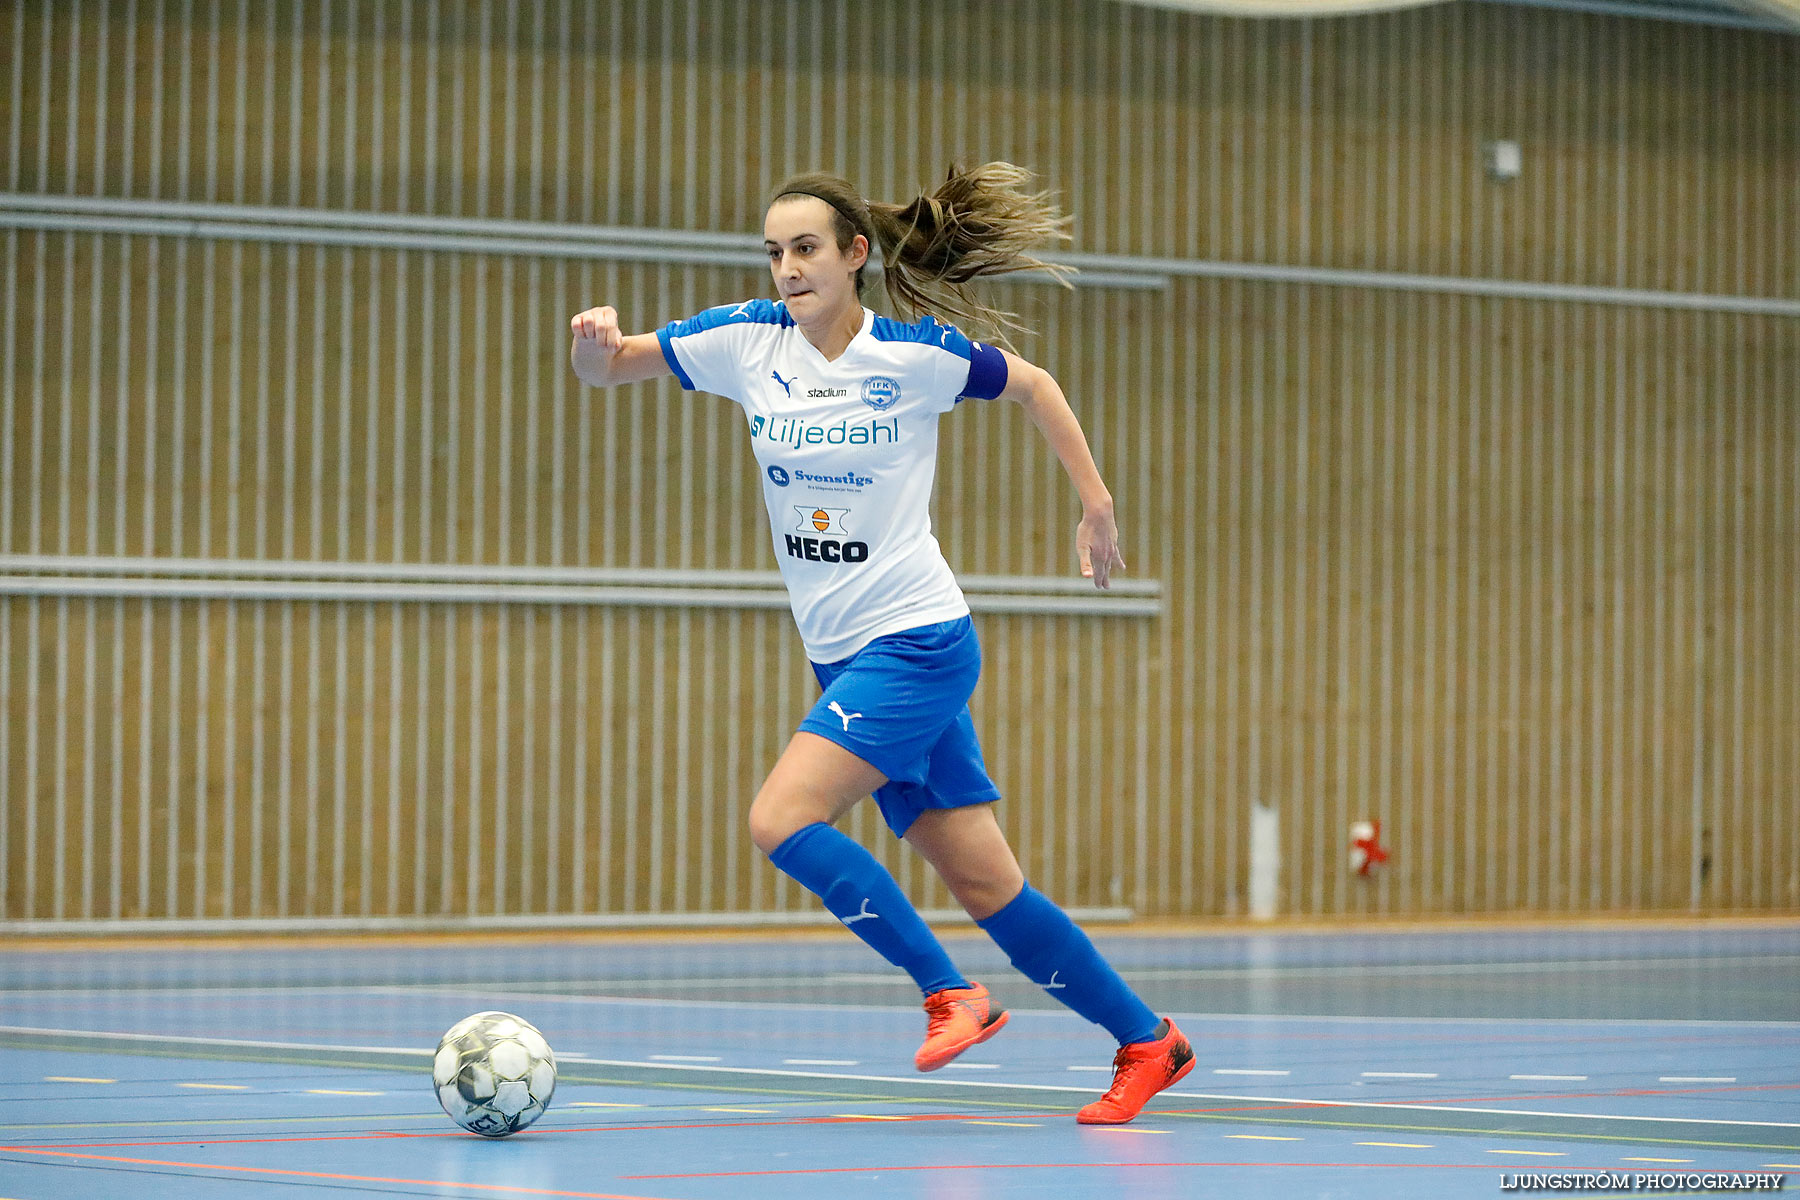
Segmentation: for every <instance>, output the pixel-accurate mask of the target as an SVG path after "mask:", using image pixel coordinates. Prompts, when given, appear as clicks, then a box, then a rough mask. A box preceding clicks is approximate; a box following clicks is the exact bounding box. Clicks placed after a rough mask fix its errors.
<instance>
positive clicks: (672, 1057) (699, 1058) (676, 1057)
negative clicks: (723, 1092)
mask: <svg viewBox="0 0 1800 1200" xmlns="http://www.w3.org/2000/svg"><path fill="white" fill-rule="evenodd" d="M650 1058H651V1059H652V1060H653V1061H655V1062H671V1063H716V1062H724V1061H725V1060H724V1059H722V1058H720V1057H719V1056H718V1055H716V1054H652V1055H651V1056H650ZM588 1061H589V1062H594V1061H597V1060H595V1059H589V1060H588Z"/></svg>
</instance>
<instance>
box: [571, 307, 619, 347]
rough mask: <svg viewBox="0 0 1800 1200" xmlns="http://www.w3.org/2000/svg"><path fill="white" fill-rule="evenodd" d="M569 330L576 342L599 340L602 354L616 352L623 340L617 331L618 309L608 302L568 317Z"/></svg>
mask: <svg viewBox="0 0 1800 1200" xmlns="http://www.w3.org/2000/svg"><path fill="white" fill-rule="evenodd" d="M569 330H570V332H572V333H573V334H574V335H575V340H576V341H577V342H582V341H592V342H599V343H600V346H599V349H600V351H601V353H603V354H612V353H614V352H616V351H617V350H618V349H619V347H620V345H622V344H623V343H624V340H625V339H624V335H622V334H621V333H620V332H619V314H618V311H617V310H616V309H614V308H613V307H612V305H610V304H603V305H601V306H600V307H599V308H590V309H588V310H587V311H586V312H582V313H576V314H575V315H574V316H573V317H571V318H570V319H569Z"/></svg>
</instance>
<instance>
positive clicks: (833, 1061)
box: [781, 1058, 862, 1067]
mask: <svg viewBox="0 0 1800 1200" xmlns="http://www.w3.org/2000/svg"><path fill="white" fill-rule="evenodd" d="M781 1061H782V1062H783V1063H785V1064H786V1065H788V1066H790V1067H860V1066H861V1065H862V1060H861V1059H855V1058H784V1059H782V1060H781Z"/></svg>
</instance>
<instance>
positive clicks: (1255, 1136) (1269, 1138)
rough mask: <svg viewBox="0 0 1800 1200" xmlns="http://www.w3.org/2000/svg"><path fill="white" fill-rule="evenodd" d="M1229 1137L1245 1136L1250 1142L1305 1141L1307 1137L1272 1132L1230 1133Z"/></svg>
mask: <svg viewBox="0 0 1800 1200" xmlns="http://www.w3.org/2000/svg"><path fill="white" fill-rule="evenodd" d="M1225 1136H1226V1137H1228V1138H1243V1139H1244V1140H1245V1141H1249V1142H1303V1141H1305V1140H1306V1139H1305V1138H1297V1137H1276V1136H1275V1135H1274V1134H1272V1133H1228V1134H1226V1135H1225Z"/></svg>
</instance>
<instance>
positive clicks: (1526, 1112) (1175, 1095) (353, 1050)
mask: <svg viewBox="0 0 1800 1200" xmlns="http://www.w3.org/2000/svg"><path fill="white" fill-rule="evenodd" d="M908 1011H911V1010H908ZM3 1033H18V1034H30V1035H34V1036H64V1037H94V1038H101V1039H106V1040H114V1041H121V1042H132V1043H164V1042H174V1043H179V1044H184V1045H198V1046H241V1047H244V1048H247V1049H259V1050H263V1049H268V1050H310V1051H325V1052H328V1053H333V1054H346V1053H348V1054H369V1053H375V1054H401V1055H409V1056H413V1057H417V1058H421V1059H430V1058H431V1057H432V1051H430V1050H426V1049H422V1048H420V1047H417V1046H405V1047H394V1046H345V1045H329V1044H321V1043H316V1042H264V1041H252V1040H246V1039H240V1038H198V1037H174V1036H166V1035H163V1034H148V1033H110V1032H99V1031H91V1030H82V1029H44V1028H33V1027H26V1026H0V1034H3ZM581 1061H582V1062H583V1063H584V1064H585V1065H590V1066H602V1067H632V1068H637V1069H644V1068H648V1069H652V1070H659V1071H710V1072H715V1073H719V1074H728V1075H760V1076H772V1077H776V1078H788V1079H821V1080H844V1081H846V1082H861V1083H889V1084H901V1085H911V1086H917V1085H919V1084H920V1083H922V1082H929V1085H930V1086H933V1087H967V1088H988V1089H1015V1090H1019V1091H1039V1092H1080V1093H1083V1094H1088V1093H1091V1092H1092V1090H1093V1089H1091V1088H1084V1087H1072V1086H1069V1085H1066V1084H1051V1083H1008V1082H1002V1081H999V1080H976V1079H933V1080H930V1081H921V1080H918V1079H909V1078H906V1077H904V1076H894V1075H860V1074H855V1075H853V1074H834V1073H828V1072H820V1071H784V1070H779V1069H776V1068H773V1067H727V1066H715V1065H705V1066H703V1065H700V1064H690V1063H671V1062H647V1061H644V1060H642V1059H604V1058H595V1059H583V1060H581ZM1790 1087H1800V1085H1794V1084H1771V1085H1759V1086H1758V1087H1757V1088H1755V1089H1753V1090H1769V1089H1783V1088H1790ZM1738 1090H1742V1089H1738ZM1633 1094H1638V1095H1642V1094H1645V1093H1643V1092H1642V1090H1635V1091H1634V1093H1633ZM1160 1095H1162V1096H1164V1097H1167V1098H1170V1099H1184V1100H1226V1101H1233V1102H1250V1103H1266V1104H1271V1105H1276V1106H1280V1107H1286V1108H1346V1109H1379V1110H1394V1111H1401V1112H1452V1113H1481V1114H1484V1115H1495V1116H1518V1117H1556V1118H1564V1119H1568V1120H1573V1121H1647V1122H1652V1123H1658V1124H1664V1125H1729V1126H1739V1127H1743V1128H1754V1129H1800V1122H1794V1121H1732V1120H1725V1119H1723V1118H1718V1117H1652V1116H1635V1115H1628V1114H1623V1113H1568V1112H1544V1111H1541V1110H1535V1109H1516V1108H1469V1107H1464V1106H1460V1105H1454V1104H1416V1103H1412V1102H1409V1101H1398V1100H1378V1101H1374V1100H1323V1099H1309V1098H1306V1097H1297V1096H1240V1095H1231V1094H1225V1093H1218V1092H1162V1093H1160ZM1570 1098H1574V1097H1558V1099H1570Z"/></svg>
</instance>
